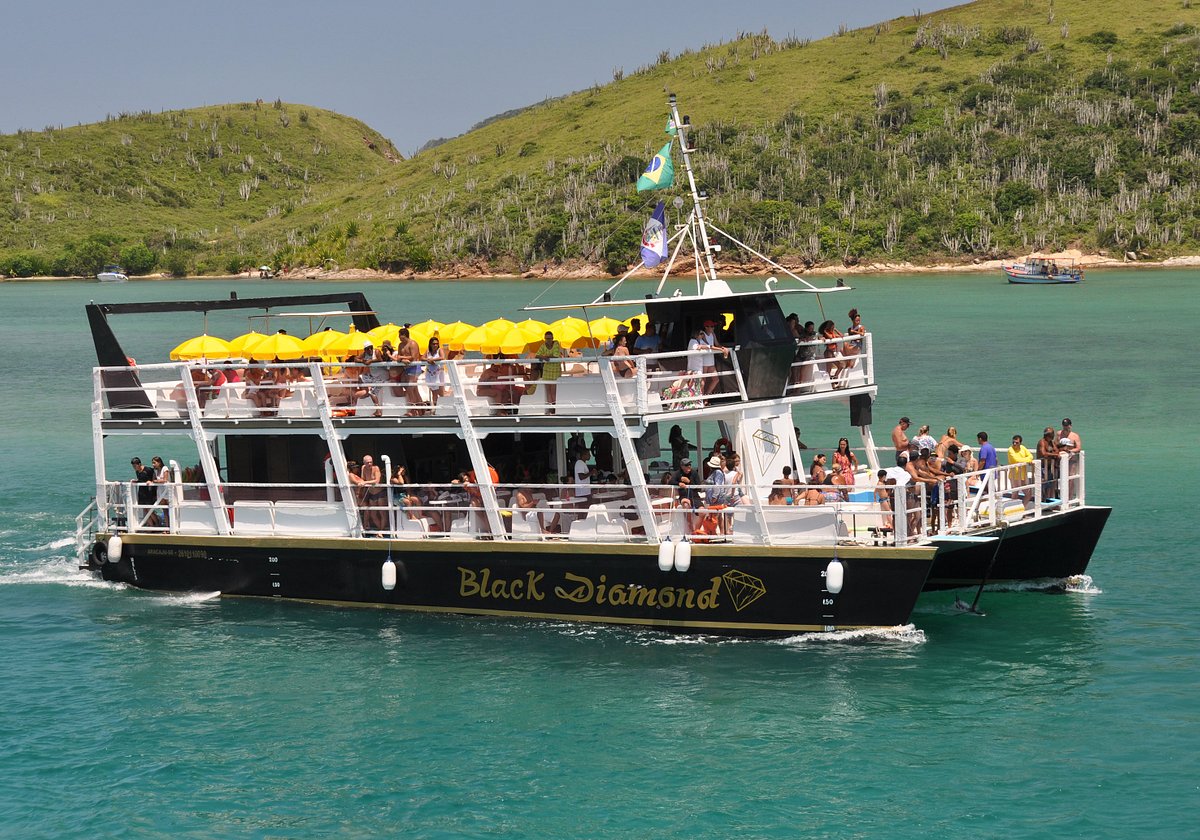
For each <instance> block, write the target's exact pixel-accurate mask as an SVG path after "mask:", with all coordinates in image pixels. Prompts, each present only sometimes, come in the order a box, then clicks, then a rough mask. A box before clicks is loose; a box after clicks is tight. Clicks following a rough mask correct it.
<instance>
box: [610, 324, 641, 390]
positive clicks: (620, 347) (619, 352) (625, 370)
mask: <svg viewBox="0 0 1200 840" xmlns="http://www.w3.org/2000/svg"><path fill="white" fill-rule="evenodd" d="M612 355H613V358H614V359H615V360H616V361H614V362H613V363H612V366H613V373H615V374H616V375H617V376H619V377H621V378H623V379H629V378H631V377H632V376H633V375H634V374H636V373H637V365H636V364H634V362H633V360H632V359H630V358H629V338H628V336H627V335H625V333H618V334H617V337H616V338H614V339H613V351H612Z"/></svg>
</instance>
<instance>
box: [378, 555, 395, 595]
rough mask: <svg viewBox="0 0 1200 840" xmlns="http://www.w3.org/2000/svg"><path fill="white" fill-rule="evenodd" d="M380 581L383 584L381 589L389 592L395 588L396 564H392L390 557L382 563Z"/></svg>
mask: <svg viewBox="0 0 1200 840" xmlns="http://www.w3.org/2000/svg"><path fill="white" fill-rule="evenodd" d="M380 579H381V582H382V583H383V588H384V589H386V590H388V591H389V592H390V591H391V590H393V589H395V588H396V564H395V563H393V562H392V558H391V557H389V558H388V559H387V560H385V561H384V562H383V570H382V572H381V574H380Z"/></svg>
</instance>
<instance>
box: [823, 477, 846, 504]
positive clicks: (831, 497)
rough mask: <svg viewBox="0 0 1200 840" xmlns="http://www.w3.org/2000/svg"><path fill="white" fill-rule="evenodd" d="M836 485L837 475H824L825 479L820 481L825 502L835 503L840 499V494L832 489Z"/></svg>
mask: <svg viewBox="0 0 1200 840" xmlns="http://www.w3.org/2000/svg"><path fill="white" fill-rule="evenodd" d="M837 485H838V482H837V477H836V476H834V475H832V474H830V475H827V476H825V480H824V481H822V482H821V495H822V496H824V497H825V501H826V502H827V503H836V502H840V501H841V500H842V494H841V493H839V492H838V491H837V490H836V489H834V488H835V487H837Z"/></svg>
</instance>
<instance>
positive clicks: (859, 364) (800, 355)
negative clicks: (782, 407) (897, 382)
mask: <svg viewBox="0 0 1200 840" xmlns="http://www.w3.org/2000/svg"><path fill="white" fill-rule="evenodd" d="M874 383H875V357H874V350H873V346H872V337H871V334H870V333H866V334H864V335H847V336H842V337H840V338H832V339H824V338H818V339H815V340H810V341H797V342H796V355H795V358H794V359H793V360H792V373H791V377H790V379H789V381H788V386H787V389H786V395H787V396H789V397H790V396H798V395H802V394H812V393H818V392H821V391H829V390H840V389H844V388H852V387H858V386H864V385H873V384H874Z"/></svg>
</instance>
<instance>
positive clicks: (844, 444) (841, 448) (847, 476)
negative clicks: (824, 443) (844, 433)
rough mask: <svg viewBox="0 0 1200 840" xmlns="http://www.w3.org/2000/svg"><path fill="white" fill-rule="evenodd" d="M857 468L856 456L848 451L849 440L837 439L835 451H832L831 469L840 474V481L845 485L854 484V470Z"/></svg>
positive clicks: (851, 485) (850, 485)
mask: <svg viewBox="0 0 1200 840" xmlns="http://www.w3.org/2000/svg"><path fill="white" fill-rule="evenodd" d="M857 469H858V457H857V456H856V455H855V454H854V453H853V452H851V451H850V441H849V440H847V439H846V438H840V439H839V440H838V447H837V451H836V452H834V453H833V471H834V473H835V474H837V475H839V476H841V479H842V481H841V483H842V484H843V485H845V486H846V487H853V486H854V471H855V470H857Z"/></svg>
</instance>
